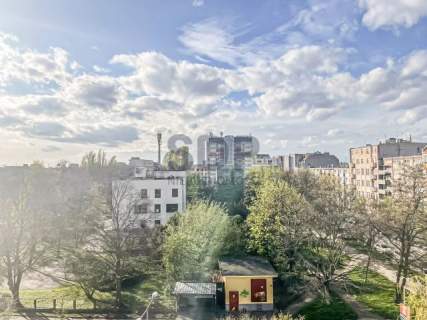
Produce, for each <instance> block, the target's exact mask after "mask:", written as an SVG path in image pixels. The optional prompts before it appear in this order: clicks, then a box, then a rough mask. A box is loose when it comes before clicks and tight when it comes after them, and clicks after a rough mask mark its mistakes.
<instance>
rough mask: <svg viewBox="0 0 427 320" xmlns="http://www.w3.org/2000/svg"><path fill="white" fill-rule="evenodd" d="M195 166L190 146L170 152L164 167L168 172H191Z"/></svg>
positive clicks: (166, 156) (165, 158) (164, 160)
mask: <svg viewBox="0 0 427 320" xmlns="http://www.w3.org/2000/svg"><path fill="white" fill-rule="evenodd" d="M192 165H193V159H192V157H191V154H190V152H189V150H188V146H182V147H180V148H178V149H176V150H170V151H169V152H168V153H166V155H165V157H164V158H163V166H165V167H166V168H168V170H189V169H191V166H192Z"/></svg>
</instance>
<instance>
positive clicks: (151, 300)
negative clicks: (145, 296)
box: [136, 291, 160, 320]
mask: <svg viewBox="0 0 427 320" xmlns="http://www.w3.org/2000/svg"><path fill="white" fill-rule="evenodd" d="M158 298H160V294H159V293H158V292H157V291H154V292H153V293H152V294H151V296H150V301H149V302H148V306H147V308H146V309H145V311H144V312H143V313H142V314H141V316H140V317H139V318H137V319H136V320H144V316H145V319H146V320H148V310H149V309H150V307H151V304H152V303H153V302H154V300H156V299H158Z"/></svg>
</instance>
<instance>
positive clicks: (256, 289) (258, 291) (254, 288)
mask: <svg viewBox="0 0 427 320" xmlns="http://www.w3.org/2000/svg"><path fill="white" fill-rule="evenodd" d="M251 301H252V302H266V301H267V280H266V279H251Z"/></svg>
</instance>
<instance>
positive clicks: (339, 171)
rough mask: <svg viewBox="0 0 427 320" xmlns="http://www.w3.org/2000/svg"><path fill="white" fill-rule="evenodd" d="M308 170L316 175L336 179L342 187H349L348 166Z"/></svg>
mask: <svg viewBox="0 0 427 320" xmlns="http://www.w3.org/2000/svg"><path fill="white" fill-rule="evenodd" d="M309 170H310V171H312V172H314V173H315V174H318V175H328V176H332V177H336V178H337V180H338V181H339V183H340V184H341V185H343V186H349V185H351V180H350V169H349V167H348V165H345V164H341V165H340V167H337V168H333V167H332V168H310V169H309Z"/></svg>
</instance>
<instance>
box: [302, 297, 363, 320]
mask: <svg viewBox="0 0 427 320" xmlns="http://www.w3.org/2000/svg"><path fill="white" fill-rule="evenodd" d="M299 314H300V315H303V316H304V317H305V320H356V319H357V314H356V313H355V312H354V311H353V309H352V308H351V307H350V306H349V305H348V304H346V303H345V302H344V301H343V300H342V299H341V298H340V297H338V296H337V295H335V294H333V295H332V301H331V303H330V304H326V303H324V302H323V301H322V299H321V298H317V299H316V300H314V301H313V302H310V303H308V304H307V305H305V306H303V307H302V309H301V310H300V312H299Z"/></svg>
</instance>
